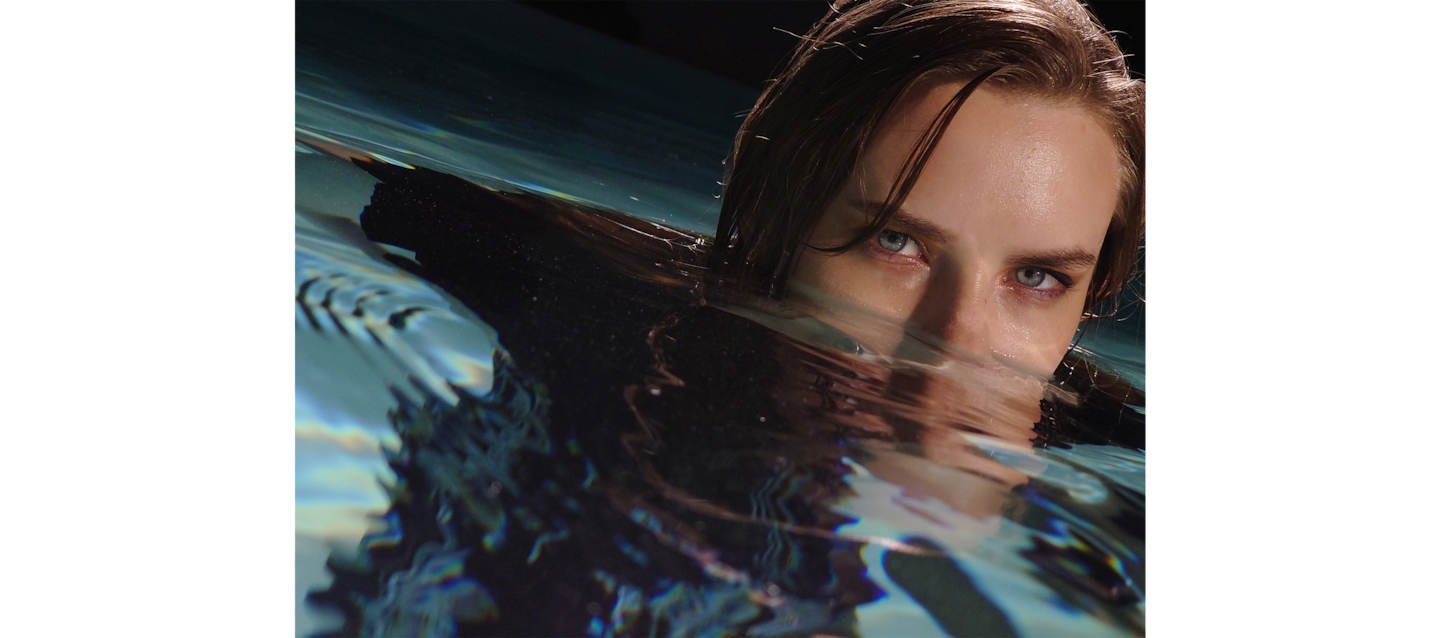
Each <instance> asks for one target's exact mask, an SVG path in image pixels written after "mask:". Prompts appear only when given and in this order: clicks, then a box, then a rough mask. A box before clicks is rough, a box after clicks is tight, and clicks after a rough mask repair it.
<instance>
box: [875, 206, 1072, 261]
mask: <svg viewBox="0 0 1440 638" xmlns="http://www.w3.org/2000/svg"><path fill="white" fill-rule="evenodd" d="M850 205H851V206H853V207H854V208H855V209H856V210H859V211H861V212H863V213H865V214H867V215H870V216H871V218H872V219H873V218H874V217H875V216H877V215H879V214H880V209H881V207H882V206H883V205H884V204H883V202H873V201H861V200H852V201H851V202H850ZM885 227H886V228H889V229H891V230H894V231H895V232H898V233H905V234H906V235H910V236H911V237H916V238H919V239H928V240H931V241H934V242H940V243H947V244H948V243H952V242H954V241H955V239H956V237H955V234H954V233H951V232H950V231H947V230H945V229H943V228H940V227H939V226H936V225H935V224H933V223H931V222H929V221H926V220H924V219H920V218H919V217H916V216H914V215H911V214H910V213H908V212H906V211H905V209H904V207H901V208H900V210H898V211H896V212H895V216H894V217H891V218H890V223H888V224H886V226H885ZM1097 261H1098V259H1097V258H1096V257H1095V253H1092V252H1090V251H1088V250H1085V249H1084V248H1081V247H1079V246H1075V247H1072V248H1062V249H1059V250H1047V251H1041V252H1035V253H1023V254H1017V255H1011V256H1009V257H1008V258H1006V259H1005V265H1006V266H1007V267H1014V268H1018V267H1020V266H1033V267H1038V268H1052V269H1055V270H1068V269H1073V268H1089V267H1091V266H1094V265H1095V263H1096V262H1097Z"/></svg>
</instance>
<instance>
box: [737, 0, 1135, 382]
mask: <svg viewBox="0 0 1440 638" xmlns="http://www.w3.org/2000/svg"><path fill="white" fill-rule="evenodd" d="M805 42H806V45H805V46H802V47H800V49H799V50H798V51H797V52H796V54H795V55H794V57H793V58H792V59H791V61H790V63H789V64H788V65H787V67H786V69H785V71H784V72H783V73H781V75H780V77H779V78H778V79H777V80H776V81H775V82H774V83H773V84H771V85H770V86H769V88H767V89H766V91H765V92H764V94H763V95H761V97H760V101H759V103H757V104H756V106H755V109H754V110H753V111H752V112H751V114H750V116H749V117H748V118H747V119H746V120H745V123H744V125H743V126H742V127H741V130H740V133H739V135H737V137H736V142H735V151H734V156H733V159H732V163H731V166H732V168H731V171H730V175H729V180H728V182H727V185H726V189H725V194H724V200H723V204H722V210H721V219H720V223H719V228H718V230H717V232H716V238H717V239H716V251H715V254H714V256H713V262H712V263H713V264H714V267H715V270H716V272H717V274H718V275H719V276H720V277H721V278H723V279H724V280H725V281H727V282H731V283H734V284H737V285H739V286H742V287H744V288H746V289H750V290H754V291H757V292H760V293H763V294H766V295H768V296H771V297H780V296H783V295H785V293H786V292H787V291H788V290H789V289H790V283H791V282H792V281H793V282H797V283H801V284H805V285H806V286H809V287H811V288H814V289H818V290H819V291H821V292H824V293H828V294H830V295H832V296H835V297H839V298H842V299H846V300H850V301H854V302H857V303H859V304H860V305H863V306H866V307H869V308H872V309H875V310H877V311H880V312H881V313H882V314H884V315H885V316H888V317H892V318H894V319H896V320H899V321H907V322H909V323H910V324H912V325H913V326H914V327H917V328H919V329H921V330H924V331H926V332H928V333H930V334H931V335H933V336H937V337H940V338H942V339H944V340H945V341H946V342H948V343H953V344H956V345H959V346H961V347H963V348H964V349H966V350H967V351H968V352H969V353H970V354H972V355H974V356H977V357H980V358H982V359H987V360H989V359H993V360H995V361H998V362H1002V363H1007V364H1015V365H1019V366H1022V367H1026V368H1030V369H1039V370H1040V371H1042V372H1048V371H1050V370H1053V369H1055V367H1056V366H1057V365H1058V364H1059V363H1060V360H1061V358H1062V357H1063V355H1064V353H1065V352H1066V350H1067V346H1068V344H1069V341H1070V338H1071V337H1072V336H1073V334H1074V330H1075V326H1076V325H1078V323H1079V321H1080V319H1081V316H1082V313H1083V312H1084V310H1085V309H1087V308H1089V307H1093V306H1094V305H1095V304H1096V303H1097V302H1098V301H1100V300H1103V299H1105V298H1108V297H1112V296H1115V295H1117V294H1118V293H1119V292H1120V290H1121V289H1122V287H1123V286H1124V284H1125V283H1126V281H1127V278H1128V277H1129V275H1130V271H1131V268H1132V267H1133V265H1134V262H1135V259H1136V255H1137V253H1138V250H1139V242H1140V238H1141V236H1142V235H1143V232H1144V140H1143V138H1144V110H1143V102H1144V85H1143V84H1142V83H1140V82H1139V81H1137V80H1134V79H1131V78H1130V77H1129V73H1128V71H1127V69H1126V66H1125V62H1124V55H1123V54H1122V53H1121V52H1120V50H1119V48H1118V46H1117V45H1116V43H1115V41H1114V39H1113V38H1112V37H1111V36H1109V35H1108V34H1106V33H1105V32H1104V31H1103V30H1101V28H1100V27H1099V26H1098V25H1097V24H1096V23H1095V22H1094V20H1093V19H1092V18H1091V17H1090V15H1089V14H1088V13H1087V12H1086V11H1085V9H1084V8H1083V7H1082V6H1081V5H1079V4H1078V3H1077V2H1073V1H1068V0H1066V1H1061V0H1032V1H1023V2H1021V1H1004V0H1001V1H989V0H986V1H974V2H966V1H959V2H901V1H899V0H895V1H890V0H878V1H874V2H851V3H839V4H837V6H836V7H835V9H834V10H833V11H832V13H831V14H830V15H829V16H827V18H826V19H825V20H824V21H822V22H821V23H820V24H819V25H817V26H816V27H815V29H814V30H812V31H811V33H810V34H809V35H808V36H806V38H805ZM967 102H969V103H970V104H969V105H968V106H965V107H964V108H962V105H965V104H966V103H967ZM902 211H903V212H902ZM1012 235H1013V236H1012Z"/></svg>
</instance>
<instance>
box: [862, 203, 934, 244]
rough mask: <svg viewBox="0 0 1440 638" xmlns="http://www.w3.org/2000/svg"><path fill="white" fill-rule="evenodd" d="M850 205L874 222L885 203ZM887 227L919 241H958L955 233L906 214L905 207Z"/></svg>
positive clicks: (897, 212) (891, 219)
mask: <svg viewBox="0 0 1440 638" xmlns="http://www.w3.org/2000/svg"><path fill="white" fill-rule="evenodd" d="M850 205H851V206H852V207H854V208H855V209H856V210H858V211H860V212H862V213H865V214H866V215H869V216H870V219H872V220H873V219H875V218H876V217H878V216H879V215H880V209H881V208H883V207H884V202H867V201H860V200H851V201H850ZM885 227H886V228H889V229H891V230H894V231H895V232H897V233H905V234H906V235H909V236H911V237H915V238H917V239H928V240H930V241H932V242H937V243H942V244H949V243H953V242H954V241H955V239H956V238H955V234H954V233H951V232H950V231H948V230H945V229H943V228H941V227H939V226H936V225H935V224H932V223H930V222H928V221H926V220H923V219H920V218H919V217H916V216H914V215H911V214H910V213H908V212H906V210H905V208H904V207H901V208H900V210H898V211H895V215H894V216H893V217H891V218H890V222H889V223H887V224H886V225H885Z"/></svg>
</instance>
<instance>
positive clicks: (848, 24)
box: [710, 0, 1145, 305]
mask: <svg viewBox="0 0 1440 638" xmlns="http://www.w3.org/2000/svg"><path fill="white" fill-rule="evenodd" d="M937 75H939V76H941V77H948V78H954V79H955V80H957V81H966V82H967V83H968V84H967V85H966V87H965V89H962V90H961V91H960V92H959V93H958V94H957V95H956V96H955V98H954V99H952V100H951V103H950V104H949V105H948V106H947V107H946V108H944V109H942V110H941V112H940V114H939V115H938V116H937V117H936V118H935V120H934V121H933V122H932V123H931V125H930V130H929V131H927V132H926V133H925V134H924V135H922V136H921V137H920V140H919V142H917V144H916V146H915V148H914V149H913V150H912V152H911V154H910V158H909V160H908V161H907V162H906V163H905V165H904V168H903V169H902V171H901V174H900V176H899V178H898V180H897V182H896V184H895V185H894V186H893V187H892V188H891V191H890V194H889V196H888V197H887V198H886V201H885V205H884V206H883V207H882V210H881V211H880V214H879V215H877V216H876V218H875V219H873V220H872V221H871V223H870V224H869V226H867V227H866V228H865V229H864V230H863V231H862V232H860V233H859V235H858V236H857V237H855V238H853V240H852V241H850V242H848V243H846V244H844V245H841V246H817V247H815V248H819V249H822V250H830V251H843V250H848V249H850V248H852V247H854V246H856V245H858V244H859V243H861V242H863V241H866V240H868V239H869V238H870V237H873V236H874V235H875V234H876V233H879V232H880V231H881V230H883V229H884V227H885V224H886V223H888V221H889V218H890V216H891V215H893V214H894V212H895V211H896V210H898V209H899V207H900V205H901V204H902V203H903V201H904V198H905V195H906V194H908V192H909V190H910V187H911V186H913V185H914V183H915V180H916V178H917V177H918V176H919V173H920V171H921V170H922V169H923V168H924V165H925V160H926V159H928V157H929V155H930V152H931V151H933V150H934V147H935V145H936V144H938V142H939V140H940V135H941V133H943V132H944V130H945V127H946V126H947V125H948V124H949V122H950V120H951V119H952V118H953V117H954V115H955V113H956V111H957V109H958V108H960V106H961V105H962V104H963V102H964V100H965V98H966V97H967V96H968V95H969V94H970V93H971V92H972V91H973V90H974V89H975V88H976V87H977V86H979V85H980V84H981V83H983V84H984V86H986V87H989V88H991V89H993V90H998V91H1007V92H1020V93H1024V94H1027V95H1035V96H1039V97H1043V98H1046V99H1051V100H1055V101H1057V102H1059V103H1062V104H1074V105H1076V106H1080V107H1083V108H1086V109H1088V110H1089V111H1090V112H1091V113H1092V114H1093V115H1095V116H1096V117H1097V119H1098V120H1099V121H1101V122H1102V123H1104V124H1106V125H1107V126H1108V127H1109V129H1110V132H1111V135H1112V136H1113V139H1114V141H1115V146H1116V149H1117V150H1118V152H1119V155H1120V166H1121V177H1120V184H1118V185H1117V187H1118V188H1119V192H1120V197H1119V203H1118V205H1117V210H1116V211H1115V215H1114V216H1113V218H1112V220H1111V224H1110V228H1109V230H1108V231H1107V234H1106V237H1105V244H1104V246H1103V248H1102V249H1101V253H1100V263H1099V264H1098V265H1097V266H1096V273H1095V276H1094V278H1093V282H1094V283H1093V284H1092V285H1091V289H1090V290H1089V291H1088V297H1087V302H1088V303H1087V305H1088V304H1091V303H1093V302H1095V301H1096V300H1099V299H1103V298H1106V297H1109V296H1111V295H1114V294H1117V293H1118V292H1119V291H1120V290H1121V289H1122V287H1123V286H1124V285H1125V282H1126V278H1127V276H1128V274H1129V272H1130V269H1131V268H1132V266H1133V265H1134V263H1135V260H1136V256H1137V254H1138V251H1139V244H1140V238H1141V236H1142V234H1143V233H1144V220H1145V213H1144V132H1145V120H1144V85H1143V83H1142V82H1140V81H1138V80H1135V79H1132V78H1131V77H1130V74H1129V71H1128V69H1127V67H1126V64H1125V58H1124V55H1123V54H1122V53H1121V52H1120V48H1119V46H1118V45H1117V44H1116V42H1115V39H1114V38H1113V37H1112V36H1111V35H1110V34H1109V33H1107V32H1105V31H1104V30H1103V29H1102V28H1101V27H1100V25H1099V24H1098V23H1097V22H1096V21H1095V19H1094V17H1093V16H1092V15H1091V14H1090V13H1089V12H1088V11H1087V10H1086V9H1085V7H1084V6H1082V5H1081V4H1079V3H1078V2H1075V1H1074V0H934V1H925V0H907V1H903V2H902V1H899V0H868V1H860V2H846V1H843V0H842V1H838V2H836V3H835V4H834V5H833V6H832V8H831V11H830V13H829V14H828V15H826V17H825V18H824V19H823V20H821V21H820V22H819V23H818V24H816V25H815V27H814V28H812V29H811V30H810V32H809V34H808V35H806V36H804V38H803V39H802V42H801V43H800V46H799V48H798V49H797V50H796V51H795V53H794V54H792V55H791V57H790V59H789V61H788V62H787V63H786V65H785V67H784V69H783V70H782V72H781V73H780V75H779V76H778V77H777V78H776V79H775V80H774V81H773V82H771V83H770V85H769V86H768V87H767V88H766V89H765V91H764V92H763V93H762V94H761V96H760V100H759V101H758V102H757V103H756V105H755V108H754V109H753V110H752V111H751V112H750V115H749V116H748V117H747V118H746V119H745V122H744V124H743V125H742V126H741V128H740V132H739V134H738V135H737V136H736V138H735V148H734V153H733V155H732V156H731V158H730V161H729V167H728V174H727V176H726V183H725V190H724V195H723V198H722V202H721V209H720V223H719V226H718V228H717V231H716V235H715V239H716V241H715V251H714V254H713V256H712V261H711V264H710V266H711V269H712V271H713V274H714V276H715V278H716V282H717V283H718V284H720V285H723V286H733V287H739V288H741V289H744V290H747V291H750V292H755V293H759V294H763V295H767V296H771V297H779V296H781V295H783V294H784V291H785V283H786V280H787V279H789V277H790V273H791V271H792V270H793V268H794V265H795V261H796V258H797V256H798V254H799V252H800V250H801V249H802V248H803V247H804V246H805V242H806V241H807V239H808V237H809V235H810V233H811V231H812V230H813V229H814V228H815V225H816V223H817V222H818V221H819V220H820V217H821V215H822V214H823V213H824V211H825V209H826V208H827V206H828V205H829V204H830V201H831V200H832V199H834V197H835V195H836V193H838V192H839V190H840V188H841V187H842V186H843V185H844V183H845V181H846V179H847V178H848V177H849V176H850V174H851V172H852V171H853V170H854V169H855V166H856V165H857V163H858V160H859V158H860V156H861V154H862V151H863V149H864V148H865V146H866V144H867V143H868V142H869V141H870V139H871V137H872V136H873V135H874V134H875V132H876V129H877V128H878V126H879V124H880V122H881V120H882V119H883V118H884V117H885V115H886V114H887V113H888V112H889V111H890V110H891V108H893V107H894V106H895V104H896V102H897V101H898V100H899V99H900V98H901V96H902V95H903V94H904V93H905V92H906V91H907V90H908V89H909V88H910V87H911V86H913V85H914V84H915V83H916V82H917V81H918V80H920V79H921V78H922V77H924V78H931V77H935V76H937Z"/></svg>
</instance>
